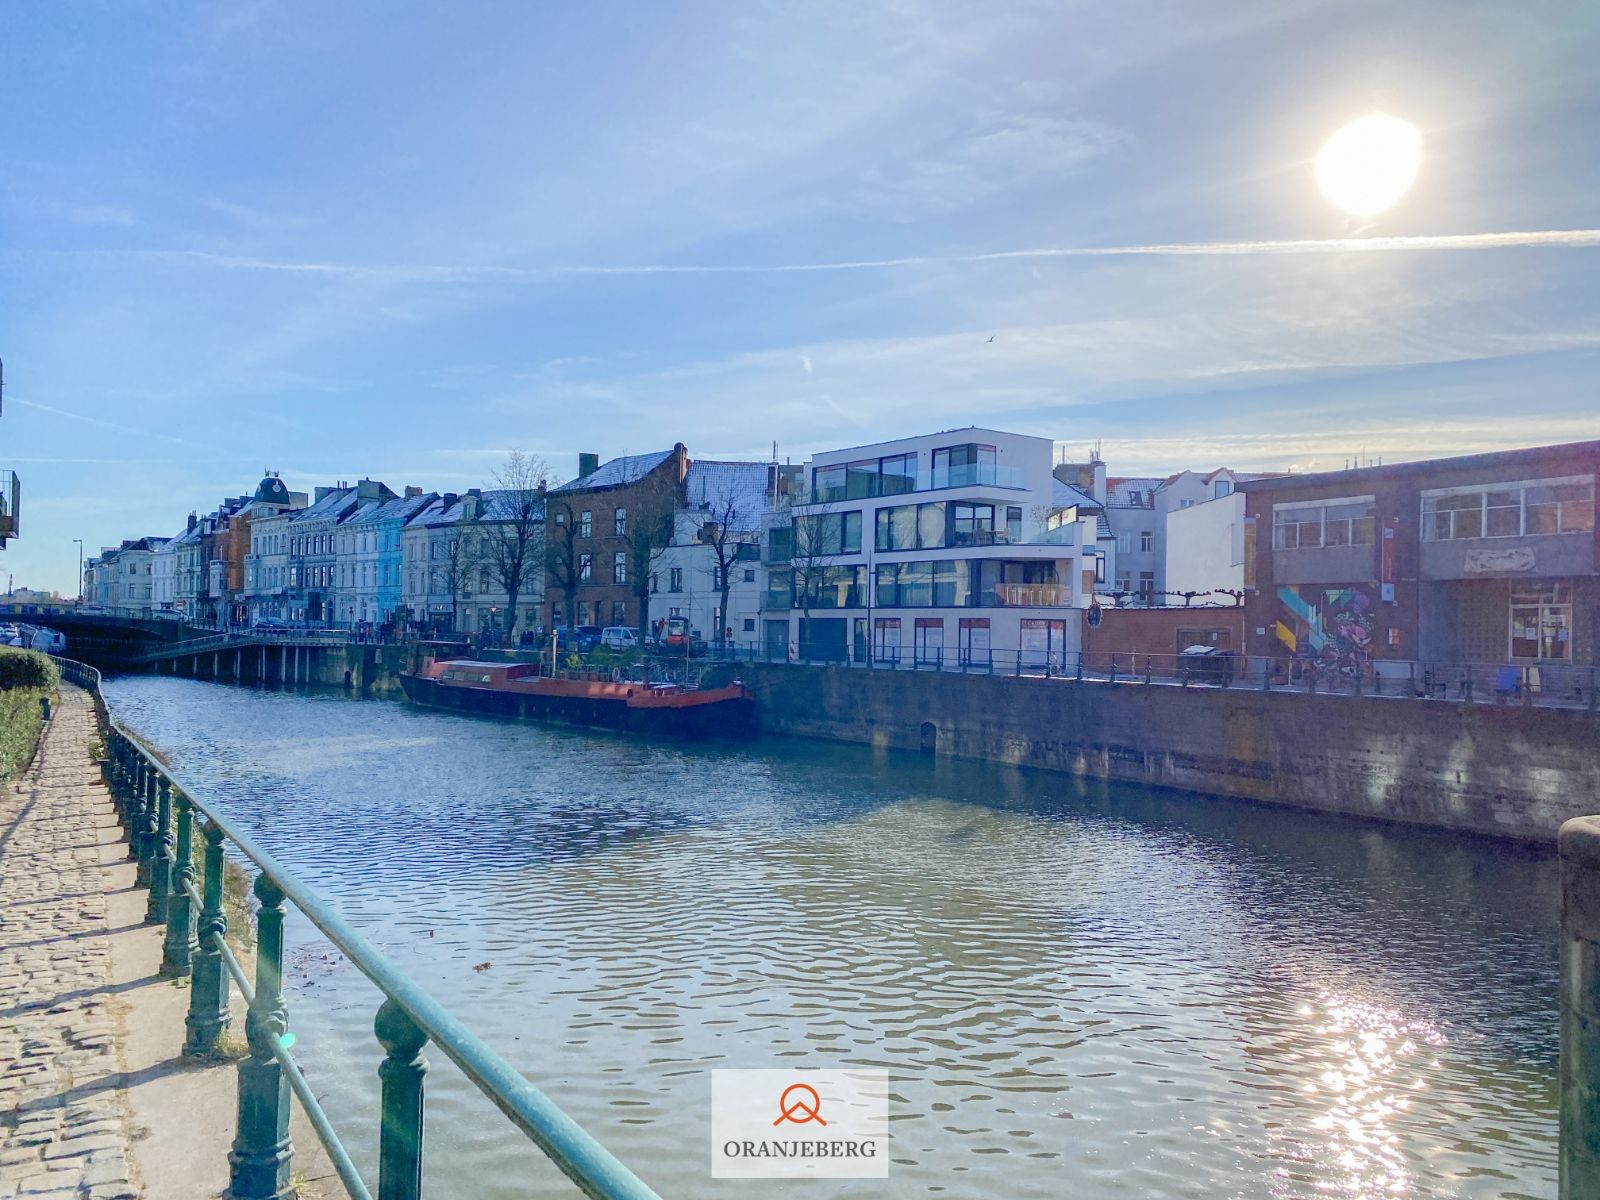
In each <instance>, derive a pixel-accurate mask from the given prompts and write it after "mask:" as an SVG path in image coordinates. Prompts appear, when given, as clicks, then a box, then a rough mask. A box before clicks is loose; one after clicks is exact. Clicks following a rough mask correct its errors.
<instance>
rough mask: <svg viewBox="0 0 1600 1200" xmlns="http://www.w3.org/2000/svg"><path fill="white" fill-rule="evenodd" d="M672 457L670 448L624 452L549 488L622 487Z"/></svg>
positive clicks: (566, 489) (588, 489) (581, 489)
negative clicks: (633, 452)
mask: <svg viewBox="0 0 1600 1200" xmlns="http://www.w3.org/2000/svg"><path fill="white" fill-rule="evenodd" d="M671 457H672V451H671V450H657V451H655V452H654V453H652V454H625V455H623V456H622V457H621V458H613V459H612V460H611V461H610V462H607V463H602V464H601V465H600V467H599V468H598V469H596V470H593V471H590V472H589V473H588V474H587V475H584V476H581V477H580V478H578V479H574V480H572V481H571V482H570V483H563V484H562V485H561V486H560V487H555V488H551V489H550V490H551V491H552V492H592V491H596V490H598V489H600V488H613V487H623V486H624V485H626V484H630V483H636V482H637V481H638V480H640V479H643V478H644V477H645V476H646V475H648V474H650V472H651V471H654V470H655V469H656V468H657V467H659V466H660V465H661V464H662V463H664V462H666V461H667V459H669V458H671Z"/></svg>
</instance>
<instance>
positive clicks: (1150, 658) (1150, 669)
mask: <svg viewBox="0 0 1600 1200" xmlns="http://www.w3.org/2000/svg"><path fill="white" fill-rule="evenodd" d="M1155 672H1156V656H1155V655H1154V654H1146V655H1145V656H1144V685H1145V687H1149V686H1150V681H1151V680H1152V679H1153V678H1154V677H1155Z"/></svg>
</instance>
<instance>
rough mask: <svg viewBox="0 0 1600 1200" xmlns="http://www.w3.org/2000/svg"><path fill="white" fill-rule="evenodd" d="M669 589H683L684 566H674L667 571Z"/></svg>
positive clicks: (677, 590) (673, 590)
mask: <svg viewBox="0 0 1600 1200" xmlns="http://www.w3.org/2000/svg"><path fill="white" fill-rule="evenodd" d="M667 590H668V591H672V592H681V591H683V568H682V567H673V568H672V570H671V571H669V572H668V573H667Z"/></svg>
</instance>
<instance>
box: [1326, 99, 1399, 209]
mask: <svg viewBox="0 0 1600 1200" xmlns="http://www.w3.org/2000/svg"><path fill="white" fill-rule="evenodd" d="M1421 160H1422V134H1421V133H1420V132H1419V131H1418V129H1417V127H1416V126H1415V125H1413V124H1411V122H1410V121H1402V120H1401V119H1400V118H1399V117H1391V116H1388V115H1386V114H1384V113H1371V114H1369V115H1368V116H1365V117H1358V118H1357V119H1356V120H1354V121H1351V122H1350V124H1348V125H1346V126H1345V127H1344V128H1343V129H1341V130H1339V131H1338V132H1337V133H1335V134H1334V135H1333V136H1332V137H1330V138H1329V139H1328V140H1327V142H1326V143H1325V144H1324V145H1323V147H1322V149H1321V150H1320V151H1319V152H1318V153H1317V161H1316V172H1317V186H1318V187H1320V188H1321V189H1322V194H1323V195H1324V196H1325V197H1327V199H1328V201H1329V203H1331V204H1333V205H1335V206H1336V207H1338V208H1342V209H1344V211H1345V212H1347V213H1350V214H1351V215H1352V216H1357V217H1371V216H1375V215H1376V214H1378V213H1380V212H1382V211H1383V210H1384V209H1386V208H1389V207H1390V206H1391V205H1393V204H1394V203H1395V202H1396V201H1397V200H1399V199H1400V197H1401V196H1403V195H1405V193H1406V189H1408V188H1409V187H1410V186H1411V183H1412V181H1413V180H1414V179H1416V177H1417V166H1418V164H1419V163H1420V162H1421Z"/></svg>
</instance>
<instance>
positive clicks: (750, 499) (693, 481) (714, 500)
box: [684, 460, 771, 533]
mask: <svg viewBox="0 0 1600 1200" xmlns="http://www.w3.org/2000/svg"><path fill="white" fill-rule="evenodd" d="M770 472H771V466H770V464H768V463H764V462H717V461H714V460H710V461H708V460H695V461H691V462H690V463H689V474H688V477H687V478H686V479H685V480H684V498H685V500H686V501H687V502H688V505H689V507H690V508H691V509H698V508H700V507H701V505H710V512H711V513H712V514H713V515H716V516H721V515H722V514H723V513H724V512H725V511H726V510H727V507H728V502H729V501H730V500H731V501H732V502H733V512H732V514H731V518H730V520H729V521H728V527H729V528H730V529H735V530H739V531H742V532H747V533H759V532H760V531H761V514H762V513H764V512H766V510H767V505H768V500H767V482H768V478H769V475H770Z"/></svg>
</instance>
